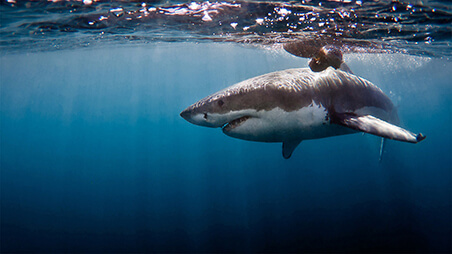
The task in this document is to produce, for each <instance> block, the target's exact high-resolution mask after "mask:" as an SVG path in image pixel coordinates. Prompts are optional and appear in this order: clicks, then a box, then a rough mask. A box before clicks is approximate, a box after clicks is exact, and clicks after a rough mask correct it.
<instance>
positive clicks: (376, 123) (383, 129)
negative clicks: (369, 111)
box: [331, 113, 425, 143]
mask: <svg viewBox="0 0 452 254" xmlns="http://www.w3.org/2000/svg"><path fill="white" fill-rule="evenodd" d="M331 123H335V124H339V125H342V126H345V127H348V128H351V129H354V130H357V131H362V132H366V133H370V134H373V135H377V136H380V137H383V138H388V139H393V140H398V141H404V142H410V143H417V142H420V141H422V140H424V139H425V136H424V135H422V134H421V133H419V134H418V135H416V134H414V133H412V132H410V131H408V130H405V129H403V128H401V127H399V126H396V125H393V124H390V123H388V122H386V121H383V120H381V119H378V118H376V117H374V116H371V115H364V116H358V115H355V114H353V113H334V114H333V115H332V116H331Z"/></svg>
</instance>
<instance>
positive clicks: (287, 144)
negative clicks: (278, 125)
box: [282, 140, 301, 159]
mask: <svg viewBox="0 0 452 254" xmlns="http://www.w3.org/2000/svg"><path fill="white" fill-rule="evenodd" d="M300 142H301V140H291V141H284V142H283V143H282V155H283V157H284V159H289V158H290V156H292V153H293V151H294V150H295V148H297V146H298V145H299V144H300Z"/></svg>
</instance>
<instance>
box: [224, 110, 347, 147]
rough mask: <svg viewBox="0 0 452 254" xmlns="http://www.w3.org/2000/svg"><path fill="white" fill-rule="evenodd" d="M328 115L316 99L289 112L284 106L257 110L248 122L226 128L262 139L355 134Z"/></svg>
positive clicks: (248, 137) (231, 132)
mask: <svg viewBox="0 0 452 254" xmlns="http://www.w3.org/2000/svg"><path fill="white" fill-rule="evenodd" d="M248 111H249V110H248ZM327 114H328V112H327V110H326V109H325V108H324V107H323V106H322V105H317V104H315V103H314V102H313V103H312V104H311V105H309V106H308V107H303V108H301V109H299V110H296V111H290V112H287V111H284V110H283V109H281V108H274V109H272V110H269V111H265V110H261V111H254V112H253V113H252V114H250V115H251V116H252V117H251V118H249V119H247V120H246V121H245V122H243V123H241V124H240V125H238V126H236V127H234V128H232V129H229V130H228V129H226V128H225V129H223V131H224V133H225V134H226V135H228V136H231V137H234V138H240V139H245V140H251V141H261V142H282V141H286V140H304V139H317V138H324V137H329V136H335V135H343V134H349V133H353V131H350V130H349V129H347V128H344V127H342V126H338V125H331V124H330V123H329V120H328V115H327Z"/></svg>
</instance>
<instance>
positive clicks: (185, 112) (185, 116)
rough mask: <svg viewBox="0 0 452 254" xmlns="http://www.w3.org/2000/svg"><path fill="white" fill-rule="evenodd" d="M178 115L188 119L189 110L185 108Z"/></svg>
mask: <svg viewBox="0 0 452 254" xmlns="http://www.w3.org/2000/svg"><path fill="white" fill-rule="evenodd" d="M180 116H181V117H182V118H184V119H185V120H187V121H189V119H190V118H191V111H190V110H189V109H188V108H187V109H185V110H183V111H182V112H180ZM189 122H190V121H189Z"/></svg>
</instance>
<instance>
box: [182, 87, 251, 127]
mask: <svg viewBox="0 0 452 254" xmlns="http://www.w3.org/2000/svg"><path fill="white" fill-rule="evenodd" d="M243 97H244V96H243V95H237V94H235V95H232V96H230V95H228V93H227V92H220V93H217V94H214V95H211V96H208V97H206V98H204V99H202V100H200V101H198V102H196V103H195V104H193V105H191V106H189V107H188V108H186V109H185V110H184V111H182V112H181V113H180V116H181V117H183V118H184V119H185V120H187V121H188V122H190V123H192V124H196V125H200V126H205V127H212V128H218V127H221V128H223V130H228V129H232V128H234V127H236V126H238V125H240V124H242V123H244V122H245V121H246V120H248V119H249V118H251V117H255V112H256V111H255V110H250V109H248V110H245V109H243V108H239V107H240V104H242V103H241V102H242V101H243V100H244V98H243Z"/></svg>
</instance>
